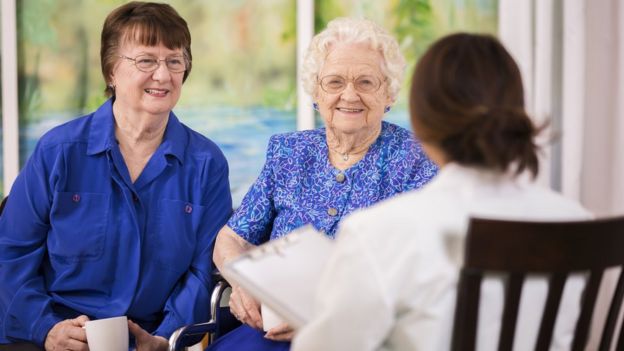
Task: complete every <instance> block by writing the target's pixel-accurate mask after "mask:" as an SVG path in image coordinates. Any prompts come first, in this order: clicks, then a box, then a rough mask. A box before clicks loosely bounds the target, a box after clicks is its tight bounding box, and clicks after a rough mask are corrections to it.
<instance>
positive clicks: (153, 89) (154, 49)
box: [111, 42, 184, 116]
mask: <svg viewBox="0 0 624 351" xmlns="http://www.w3.org/2000/svg"><path fill="white" fill-rule="evenodd" d="M146 54H148V55H152V56H154V57H156V58H158V59H159V60H164V59H166V58H168V57H172V56H180V55H182V54H183V50H182V49H175V50H172V49H169V48H167V47H166V46H164V45H162V44H160V45H157V46H144V45H136V44H133V43H131V42H125V43H124V44H123V45H121V46H120V48H119V55H123V56H126V57H130V58H136V57H137V56H139V55H146ZM183 77H184V72H180V73H171V72H169V70H168V69H167V66H166V65H165V62H164V61H160V65H159V67H158V68H157V69H156V70H155V71H153V72H142V71H140V70H139V69H138V68H137V67H136V66H135V64H134V61H132V60H129V59H125V58H119V60H118V62H117V63H116V64H115V68H114V69H113V74H112V77H111V82H112V83H113V84H114V86H115V105H117V106H116V108H117V109H118V110H120V111H125V113H126V114H128V115H141V114H151V115H162V116H168V115H169V112H170V111H171V110H172V109H173V107H174V106H175V105H176V103H177V102H178V99H179V98H180V93H181V89H182V79H183Z"/></svg>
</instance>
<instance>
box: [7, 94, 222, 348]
mask: <svg viewBox="0 0 624 351" xmlns="http://www.w3.org/2000/svg"><path fill="white" fill-rule="evenodd" d="M231 206H232V204H231V196H230V190H229V183H228V167H227V162H226V160H225V157H224V156H223V154H222V153H221V151H220V150H219V148H218V147H217V146H216V145H215V144H214V143H213V142H211V141H210V140H208V139H206V138H205V137H203V136H202V135H200V134H198V133H196V132H194V131H192V130H191V129H189V128H188V127H186V126H185V125H183V124H182V123H180V122H179V121H178V119H177V118H176V116H175V115H174V114H173V113H171V114H170V115H169V120H168V124H167V127H166V130H165V134H164V136H163V141H162V143H161V145H160V146H159V147H158V149H157V150H156V152H155V153H154V155H153V156H152V157H151V159H150V160H149V162H148V163H147V165H146V166H145V168H144V170H143V171H142V173H141V175H140V176H139V177H138V178H137V179H136V181H135V182H134V183H132V182H131V180H130V176H129V173H128V170H127V168H126V165H125V163H124V161H123V157H122V155H121V153H120V150H119V146H118V145H117V143H116V142H115V138H114V118H113V113H112V100H109V101H107V102H106V103H105V104H104V105H102V106H101V107H100V108H99V109H98V110H97V111H96V112H95V113H92V114H90V115H87V116H84V117H81V118H78V119H75V120H73V121H70V122H68V123H66V124H64V125H61V126H59V127H56V128H54V129H53V130H51V131H50V132H48V133H47V134H46V135H44V136H43V137H42V138H41V139H40V141H39V143H38V144H37V146H36V148H35V150H34V152H33V154H32V156H31V157H30V159H29V160H28V162H27V163H26V165H25V166H24V169H23V170H22V172H21V173H20V175H19V176H18V177H17V179H16V181H15V184H14V185H13V188H12V190H11V193H10V195H9V201H7V206H6V208H5V211H4V213H3V215H2V216H1V217H0V282H2V283H1V284H0V344H1V343H8V342H11V341H15V340H19V339H21V340H30V341H33V342H35V343H38V344H39V345H41V344H42V343H43V341H44V340H45V337H46V335H47V333H48V331H49V330H50V328H51V327H52V326H53V325H54V324H56V323H58V322H59V321H61V320H63V319H65V318H73V317H76V316H78V315H80V314H86V315H88V316H89V317H90V318H92V319H93V318H104V317H111V316H120V315H127V316H128V317H129V318H131V319H133V320H134V321H135V322H137V323H139V324H140V325H141V326H142V327H143V328H144V329H146V330H147V331H148V332H151V333H154V334H155V335H161V336H164V337H169V335H170V334H171V333H172V332H173V330H174V329H175V328H177V327H180V326H181V325H183V324H188V323H194V322H200V321H205V320H207V319H208V303H207V301H209V299H210V296H209V294H210V289H211V281H210V279H211V278H210V274H211V271H212V268H211V267H212V262H211V261H212V248H213V244H214V237H215V235H216V232H217V231H218V230H219V229H220V228H221V227H222V226H223V224H224V223H225V222H226V220H227V218H228V217H229V215H230V213H231Z"/></svg>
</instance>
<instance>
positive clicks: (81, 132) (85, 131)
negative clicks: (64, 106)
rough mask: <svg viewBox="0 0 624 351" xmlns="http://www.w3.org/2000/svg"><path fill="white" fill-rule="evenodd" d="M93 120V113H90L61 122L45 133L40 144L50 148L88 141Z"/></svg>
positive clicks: (44, 147)
mask: <svg viewBox="0 0 624 351" xmlns="http://www.w3.org/2000/svg"><path fill="white" fill-rule="evenodd" d="M92 121H93V114H88V115H85V116H82V117H78V118H75V119H72V120H70V121H68V122H65V123H63V124H60V125H58V126H56V127H54V128H52V129H50V130H49V131H47V132H46V133H44V134H43V136H41V138H40V139H39V145H40V147H41V148H43V149H48V148H54V147H57V146H59V145H62V144H67V143H87V142H88V138H89V129H90V127H91V123H92Z"/></svg>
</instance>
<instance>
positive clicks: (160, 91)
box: [144, 88, 169, 96]
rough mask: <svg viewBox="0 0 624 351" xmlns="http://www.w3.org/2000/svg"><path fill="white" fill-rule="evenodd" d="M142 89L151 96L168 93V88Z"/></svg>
mask: <svg viewBox="0 0 624 351" xmlns="http://www.w3.org/2000/svg"><path fill="white" fill-rule="evenodd" d="M144 91H145V92H146V93H148V94H150V95H152V96H165V95H167V93H169V90H168V89H154V88H148V89H145V90H144Z"/></svg>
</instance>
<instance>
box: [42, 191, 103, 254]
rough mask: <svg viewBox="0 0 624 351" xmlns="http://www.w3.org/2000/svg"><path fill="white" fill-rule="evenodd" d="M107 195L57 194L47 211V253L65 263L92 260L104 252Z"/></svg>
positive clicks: (83, 193) (84, 193)
mask: <svg viewBox="0 0 624 351" xmlns="http://www.w3.org/2000/svg"><path fill="white" fill-rule="evenodd" d="M109 201H110V196H109V194H103V193H86V192H58V193H56V195H55V197H54V200H53V202H52V209H51V211H50V226H51V229H50V232H49V234H48V239H47V243H48V252H49V253H50V256H51V257H53V258H57V259H62V260H65V261H81V260H94V259H97V258H99V257H100V255H101V254H102V252H103V251H104V239H105V237H106V235H105V233H106V224H107V223H108V213H109Z"/></svg>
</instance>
